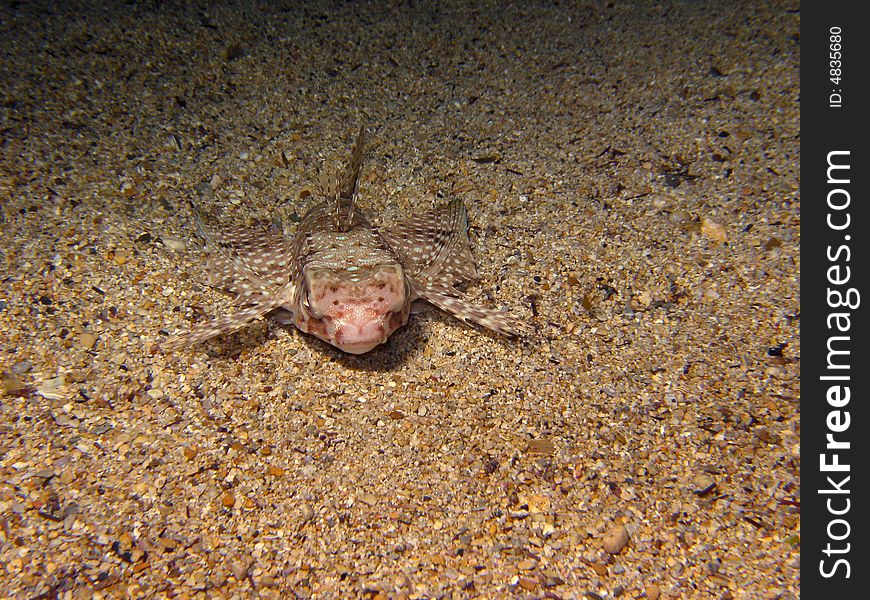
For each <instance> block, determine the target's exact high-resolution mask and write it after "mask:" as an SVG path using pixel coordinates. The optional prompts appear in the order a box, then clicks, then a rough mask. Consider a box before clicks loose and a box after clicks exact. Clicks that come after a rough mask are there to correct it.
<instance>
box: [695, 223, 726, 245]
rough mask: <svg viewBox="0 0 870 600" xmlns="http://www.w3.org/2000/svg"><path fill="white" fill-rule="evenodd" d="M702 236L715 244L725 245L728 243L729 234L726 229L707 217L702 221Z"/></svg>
mask: <svg viewBox="0 0 870 600" xmlns="http://www.w3.org/2000/svg"><path fill="white" fill-rule="evenodd" d="M701 235H703V236H704V237H705V238H708V239H711V240H713V241H714V242H719V243H725V242H727V241H728V234H727V233H726V231H725V228H724V227H723V226H722V225H720V224H719V223H717V222H716V221H713V220H712V219H708V218H707V217H703V218H702V219H701Z"/></svg>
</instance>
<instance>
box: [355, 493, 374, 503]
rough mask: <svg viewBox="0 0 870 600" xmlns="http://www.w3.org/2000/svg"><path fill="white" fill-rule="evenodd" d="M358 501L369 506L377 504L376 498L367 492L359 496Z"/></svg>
mask: <svg viewBox="0 0 870 600" xmlns="http://www.w3.org/2000/svg"><path fill="white" fill-rule="evenodd" d="M358 499H359V501H360V502H364V503H365V504H368V505H369V506H374V505H375V504H377V503H378V497H377V496H375V495H374V494H370V493H368V492H367V493H364V494H360V495H359V496H358Z"/></svg>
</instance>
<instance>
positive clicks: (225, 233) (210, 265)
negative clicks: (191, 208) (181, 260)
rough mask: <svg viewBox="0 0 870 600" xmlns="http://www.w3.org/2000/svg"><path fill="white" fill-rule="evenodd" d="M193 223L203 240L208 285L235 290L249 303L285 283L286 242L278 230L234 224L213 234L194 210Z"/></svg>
mask: <svg viewBox="0 0 870 600" xmlns="http://www.w3.org/2000/svg"><path fill="white" fill-rule="evenodd" d="M196 223H197V230H198V232H199V235H200V237H202V238H203V240H205V243H206V249H207V253H208V258H207V260H206V269H207V271H208V284H209V285H211V286H213V287H216V288H218V289H221V290H224V291H227V292H230V293H233V294H236V295H237V301H238V302H241V303H249V302H255V301H257V300H258V299H260V298H262V297H264V296H267V295H270V294H271V293H273V292H274V290H275V289H276V288H280V287H281V286H283V285H285V284H286V283H287V281H288V279H289V272H290V264H289V263H290V256H291V253H290V249H289V245H290V244H289V242H288V241H287V240H285V239H284V237H283V236H282V235H281V234H280V233H278V232H270V231H266V230H263V229H259V228H247V229H243V228H240V227H237V228H230V229H222V230H221V231H220V233H218V234H215V233H213V232H212V231H211V229H210V228H209V227H208V226H206V224H205V220H204V219H203V217H202V215H201V214H199V213H198V211H197V214H196Z"/></svg>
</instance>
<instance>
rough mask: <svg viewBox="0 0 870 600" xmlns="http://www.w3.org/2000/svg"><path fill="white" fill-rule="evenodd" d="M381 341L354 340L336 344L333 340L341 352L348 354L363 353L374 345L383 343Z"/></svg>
mask: <svg viewBox="0 0 870 600" xmlns="http://www.w3.org/2000/svg"><path fill="white" fill-rule="evenodd" d="M383 343H384V342H383V341H379V342H355V343H345V344H337V343H335V342H333V345H335V347H336V348H338V349H339V350H341V351H342V352H347V353H348V354H365V353H366V352H369V351H371V350H373V349H374V348H375V347H377V346H380V345H381V344H383Z"/></svg>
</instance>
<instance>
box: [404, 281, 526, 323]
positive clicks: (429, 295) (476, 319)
mask: <svg viewBox="0 0 870 600" xmlns="http://www.w3.org/2000/svg"><path fill="white" fill-rule="evenodd" d="M414 291H415V292H416V294H417V295H418V296H419V297H420V298H423V299H425V300H426V301H428V302H431V303H432V304H434V305H435V306H437V307H438V308H440V309H441V310H443V311H445V312H447V313H449V314H451V315H453V316H454V317H456V318H457V319H460V320H461V321H465V322H466V323H475V324H477V325H480V326H481V327H485V328H486V329H490V330H492V331H495V332H496V333H500V334H502V335H517V336H518V335H526V334H528V333H530V331H531V329H530V328H529V327H528V326H527V325H526V324H525V323H523V322H522V321H519V320H518V319H515V318H514V317H512V316H511V315H510V313H507V312H505V311H503V310H498V309H495V308H487V307H485V306H478V305H477V304H474V303H472V302H470V301H469V300H467V299H465V298H463V297H462V296H461V295H459V292H458V291H457V290H455V289H453V288H449V287H445V286H440V285H438V284H426V283H423V284H417V285H416V286H415V290H414Z"/></svg>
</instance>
